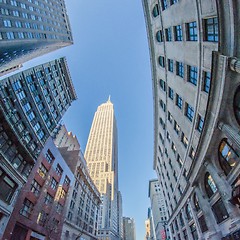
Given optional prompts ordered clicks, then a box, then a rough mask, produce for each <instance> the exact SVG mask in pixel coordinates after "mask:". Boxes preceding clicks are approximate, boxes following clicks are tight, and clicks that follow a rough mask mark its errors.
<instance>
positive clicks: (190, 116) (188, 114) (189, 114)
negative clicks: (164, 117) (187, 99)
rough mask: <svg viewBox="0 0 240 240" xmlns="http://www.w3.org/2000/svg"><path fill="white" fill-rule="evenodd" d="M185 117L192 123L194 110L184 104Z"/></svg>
mask: <svg viewBox="0 0 240 240" xmlns="http://www.w3.org/2000/svg"><path fill="white" fill-rule="evenodd" d="M185 116H186V117H187V118H188V119H189V120H190V121H191V122H192V120H193V117H194V109H193V107H192V106H191V105H189V104H188V103H186V112H185Z"/></svg>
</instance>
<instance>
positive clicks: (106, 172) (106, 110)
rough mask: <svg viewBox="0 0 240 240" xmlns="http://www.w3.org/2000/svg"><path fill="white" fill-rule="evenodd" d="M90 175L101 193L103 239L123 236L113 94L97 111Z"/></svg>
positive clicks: (88, 149)
mask: <svg viewBox="0 0 240 240" xmlns="http://www.w3.org/2000/svg"><path fill="white" fill-rule="evenodd" d="M84 156H85V159H86V161H87V165H88V168H89V171H90V176H91V178H92V179H93V182H94V183H95V185H96V186H97V188H98V190H99V192H100V193H101V198H102V204H101V206H100V214H99V228H98V229H99V230H98V239H99V240H107V239H108V240H115V239H116V240H118V239H120V235H121V233H120V232H119V231H120V230H121V228H120V227H119V224H120V222H121V221H120V219H119V217H120V216H121V214H122V213H119V212H118V211H121V208H118V203H120V201H118V200H119V198H118V143H117V125H116V120H115V116H114V109H113V104H112V102H111V101H110V98H109V99H108V101H107V102H106V103H103V104H101V105H100V106H99V107H98V109H97V111H96V112H95V115H94V119H93V123H92V127H91V130H90V134H89V137H88V142H87V146H86V150H85V155H84Z"/></svg>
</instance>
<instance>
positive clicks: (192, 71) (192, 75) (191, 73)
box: [188, 66, 198, 86]
mask: <svg viewBox="0 0 240 240" xmlns="http://www.w3.org/2000/svg"><path fill="white" fill-rule="evenodd" d="M197 78H198V69H197V67H193V66H188V82H190V83H192V84H193V85H195V86H196V85H197Z"/></svg>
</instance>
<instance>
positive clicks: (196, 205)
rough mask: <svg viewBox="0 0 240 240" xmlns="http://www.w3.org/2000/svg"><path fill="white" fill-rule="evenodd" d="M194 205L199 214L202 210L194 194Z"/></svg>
mask: <svg viewBox="0 0 240 240" xmlns="http://www.w3.org/2000/svg"><path fill="white" fill-rule="evenodd" d="M193 203H194V206H195V209H196V211H197V212H198V211H199V210H200V206H199V203H198V199H197V196H196V193H194V195H193Z"/></svg>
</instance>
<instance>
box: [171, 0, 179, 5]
mask: <svg viewBox="0 0 240 240" xmlns="http://www.w3.org/2000/svg"><path fill="white" fill-rule="evenodd" d="M177 2H178V0H170V5H173V4H174V3H177Z"/></svg>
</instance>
